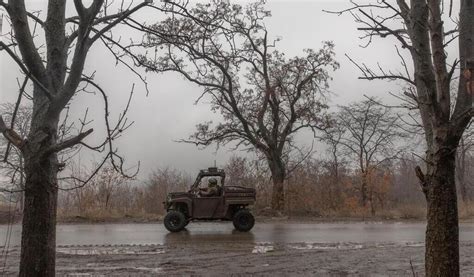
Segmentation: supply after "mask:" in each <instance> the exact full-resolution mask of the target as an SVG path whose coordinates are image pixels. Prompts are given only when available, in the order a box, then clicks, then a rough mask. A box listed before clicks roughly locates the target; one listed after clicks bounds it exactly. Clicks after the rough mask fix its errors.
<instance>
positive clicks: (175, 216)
mask: <svg viewBox="0 0 474 277" xmlns="http://www.w3.org/2000/svg"><path fill="white" fill-rule="evenodd" d="M164 224H165V228H166V229H167V230H168V231H170V232H179V231H181V230H183V229H184V227H185V226H186V225H187V220H186V216H185V215H184V214H183V213H182V212H180V211H169V212H168V213H167V214H166V216H165V219H164Z"/></svg>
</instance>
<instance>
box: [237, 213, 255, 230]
mask: <svg viewBox="0 0 474 277" xmlns="http://www.w3.org/2000/svg"><path fill="white" fill-rule="evenodd" d="M232 223H234V227H235V229H237V230H238V231H241V232H248V231H250V230H251V229H252V228H253V225H255V218H254V217H253V215H252V214H251V213H250V212H249V211H248V210H240V211H238V212H236V213H235V214H234V218H233V220H232Z"/></svg>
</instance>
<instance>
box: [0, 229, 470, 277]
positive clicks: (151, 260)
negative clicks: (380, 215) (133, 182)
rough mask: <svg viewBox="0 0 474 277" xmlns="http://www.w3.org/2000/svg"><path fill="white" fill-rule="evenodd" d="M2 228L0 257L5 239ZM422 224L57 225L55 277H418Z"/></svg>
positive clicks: (7, 268)
mask: <svg viewBox="0 0 474 277" xmlns="http://www.w3.org/2000/svg"><path fill="white" fill-rule="evenodd" d="M20 232H21V228H20V226H18V225H15V226H13V229H12V232H11V237H10V246H9V247H8V251H7V252H8V255H7V256H6V257H7V261H6V263H4V266H3V267H2V264H0V275H2V274H1V273H3V275H8V276H16V275H17V274H18V262H19V254H20V248H19V247H18V245H19V242H20ZM8 233H9V232H7V226H0V250H2V251H0V252H2V253H4V252H3V250H4V248H3V249H2V246H3V245H4V242H5V241H6V240H8V237H6V235H7V234H8ZM424 233H425V224H424V223H299V222H297V223H295V222H265V223H258V224H257V225H256V226H255V228H254V229H253V230H252V231H251V232H249V233H240V232H235V231H234V230H233V226H232V224H231V223H191V224H189V225H188V229H187V230H186V231H183V232H180V233H169V232H167V231H166V230H165V228H164V227H163V226H162V224H95V225H92V224H65V225H58V227H57V267H56V268H57V274H58V275H59V276H104V275H114V276H137V275H139V276H150V275H153V276H155V275H163V276H183V275H185V276H189V275H198V276H202V275H204V276H228V275H232V274H237V275H239V274H242V275H258V276H289V275H310V276H314V275H316V276H412V275H413V272H416V273H417V274H419V275H418V276H422V275H423V267H424V255H423V254H424V243H423V240H424ZM460 240H461V242H460V254H461V255H460V256H461V273H462V275H463V276H474V223H466V224H461V225H460Z"/></svg>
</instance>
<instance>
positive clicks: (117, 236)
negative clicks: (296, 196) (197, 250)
mask: <svg viewBox="0 0 474 277" xmlns="http://www.w3.org/2000/svg"><path fill="white" fill-rule="evenodd" d="M424 233H425V224H424V223H289V222H282V223H260V224H256V226H255V227H254V229H253V230H252V231H251V232H249V233H240V232H235V231H234V230H233V226H232V224H231V223H191V224H189V225H188V227H187V230H186V231H183V232H181V233H177V234H170V233H169V232H167V231H166V229H165V228H164V227H163V225H162V224H94V225H92V224H67V225H58V227H57V244H58V245H91V244H92V245H96V244H100V245H104V244H168V243H175V242H184V243H187V242H189V243H194V242H198V243H200V242H210V241H212V242H237V243H239V242H241V243H280V244H285V243H300V242H305V243H341V242H350V243H362V244H365V243H379V242H380V243H381V242H384V243H387V242H389V243H406V242H422V241H423V240H424ZM7 234H8V232H7V226H6V225H0V244H1V245H3V244H4V242H5V241H6V239H7V237H6V236H7ZM20 234H21V226H20V225H15V226H13V229H12V232H11V237H10V243H9V244H10V246H15V245H19V243H20ZM460 240H461V241H462V242H474V223H467V224H461V225H460Z"/></svg>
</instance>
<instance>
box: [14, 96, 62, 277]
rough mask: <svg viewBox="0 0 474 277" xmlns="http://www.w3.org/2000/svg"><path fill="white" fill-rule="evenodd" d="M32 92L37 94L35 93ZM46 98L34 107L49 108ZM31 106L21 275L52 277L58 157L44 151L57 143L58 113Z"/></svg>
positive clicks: (25, 158) (26, 153)
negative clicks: (31, 117)
mask: <svg viewBox="0 0 474 277" xmlns="http://www.w3.org/2000/svg"><path fill="white" fill-rule="evenodd" d="M34 93H38V91H35V92H34ZM47 101H48V100H47V99H41V100H37V101H35V103H34V105H35V106H37V105H39V106H43V107H44V105H48V102H47ZM45 110H48V109H42V110H41V111H40V109H37V108H36V107H34V111H33V119H32V123H31V129H30V132H29V134H28V139H27V141H26V144H25V146H24V150H23V155H24V163H25V196H24V197H25V199H24V209H23V227H22V234H21V258H20V276H54V275H55V257H56V208H57V199H58V179H57V173H58V171H59V170H58V167H59V164H58V159H57V154H56V153H54V152H52V153H50V154H48V151H47V149H49V148H50V147H51V146H53V145H55V144H56V143H57V126H58V121H59V114H51V113H48V112H47V111H45Z"/></svg>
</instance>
